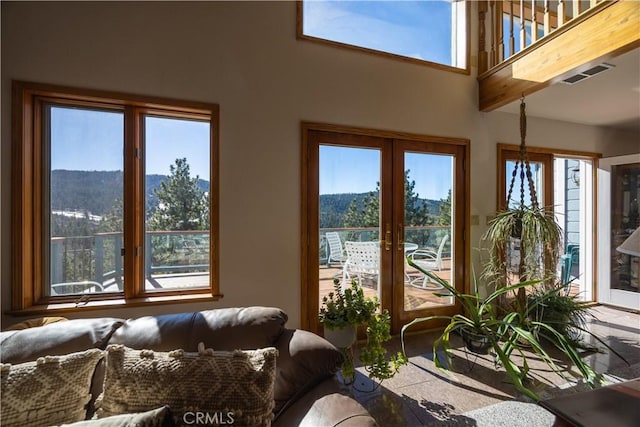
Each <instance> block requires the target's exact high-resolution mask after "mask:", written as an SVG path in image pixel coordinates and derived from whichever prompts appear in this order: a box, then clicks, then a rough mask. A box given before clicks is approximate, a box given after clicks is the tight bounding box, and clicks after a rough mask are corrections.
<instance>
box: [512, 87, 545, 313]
mask: <svg viewBox="0 0 640 427" xmlns="http://www.w3.org/2000/svg"><path fill="white" fill-rule="evenodd" d="M526 139H527V116H526V112H525V103H524V95H522V98H521V99H520V150H519V153H518V160H517V161H516V165H515V167H514V169H513V173H512V175H511V183H510V184H509V192H508V193H507V200H506V205H505V209H507V210H510V209H511V208H510V207H509V201H510V200H511V194H512V193H513V187H514V185H515V182H516V178H517V176H518V170H519V171H520V204H519V205H518V206H517V207H515V210H522V209H524V208H525V207H526V206H527V205H526V203H525V194H524V188H525V187H524V186H525V181H526V182H527V184H528V185H529V196H530V202H531V208H532V209H533V210H537V209H538V197H537V193H536V186H535V183H534V181H533V177H532V174H531V166H530V165H529V155H528V154H527V147H526ZM522 231H523V230H522V220H521V219H519V220H518V221H516V224H515V227H514V229H513V230H512V236H513V237H515V238H516V239H518V240H519V244H518V246H519V252H520V263H519V265H518V276H519V280H523V279H525V277H523V276H524V275H525V271H526V261H525V252H526V250H525V245H524V243H525V242H523V240H522ZM508 253H509V251H507V254H508ZM507 256H510V255H507ZM526 298H527V297H526V291H525V289H524V288H520V289H518V292H517V296H516V300H517V301H518V305H519V306H520V307H525V305H526Z"/></svg>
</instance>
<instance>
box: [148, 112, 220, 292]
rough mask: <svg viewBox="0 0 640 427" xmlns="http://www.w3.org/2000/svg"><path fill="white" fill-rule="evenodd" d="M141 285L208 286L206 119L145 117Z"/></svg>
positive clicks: (152, 287) (158, 287) (153, 288)
mask: <svg viewBox="0 0 640 427" xmlns="http://www.w3.org/2000/svg"><path fill="white" fill-rule="evenodd" d="M144 129H145V136H144V143H145V176H146V183H145V188H146V191H145V200H146V201H145V206H146V211H147V214H146V233H145V278H146V280H145V282H146V283H145V288H146V290H147V291H157V290H163V289H173V290H175V289H179V288H208V287H209V286H210V285H209V283H210V282H209V272H210V270H209V266H210V262H209V257H210V230H209V221H210V217H209V207H210V206H209V200H210V198H209V177H210V158H211V157H210V140H211V138H210V125H209V123H208V122H204V121H196V120H186V119H176V118H166V117H155V116H147V117H145V122H144Z"/></svg>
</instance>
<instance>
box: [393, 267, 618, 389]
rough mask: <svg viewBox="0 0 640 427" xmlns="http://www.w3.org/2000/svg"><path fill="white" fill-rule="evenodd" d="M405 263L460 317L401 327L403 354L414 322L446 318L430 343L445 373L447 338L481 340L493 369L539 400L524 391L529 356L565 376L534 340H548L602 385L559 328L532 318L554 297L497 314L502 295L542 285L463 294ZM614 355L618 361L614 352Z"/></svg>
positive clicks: (448, 354) (542, 296) (525, 284)
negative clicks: (457, 308)
mask: <svg viewBox="0 0 640 427" xmlns="http://www.w3.org/2000/svg"><path fill="white" fill-rule="evenodd" d="M407 262H409V265H411V266H412V267H414V268H416V269H417V270H419V271H421V272H422V273H423V274H426V275H427V276H428V277H429V278H430V279H431V280H433V281H434V282H436V283H437V284H439V285H441V286H442V287H443V288H444V289H445V290H446V291H447V292H446V293H442V294H436V295H438V296H442V297H450V296H453V297H454V298H455V299H456V300H457V301H458V302H459V303H460V304H461V305H462V310H463V312H462V313H460V314H454V315H453V316H428V317H421V318H417V319H414V320H413V321H412V322H410V323H408V324H406V325H404V326H403V327H402V330H401V341H402V350H403V352H404V351H405V346H404V335H405V333H406V331H407V329H409V328H410V327H411V326H413V325H415V324H417V323H421V322H428V321H430V320H433V319H447V320H448V321H449V323H448V324H447V326H446V327H445V329H444V330H443V332H442V333H441V335H440V336H439V337H438V338H437V339H436V340H435V341H434V343H433V353H434V364H435V366H436V367H437V368H439V369H447V368H445V366H447V367H450V366H452V365H451V346H450V335H451V333H452V332H459V333H460V334H461V335H462V336H463V338H464V335H465V334H467V335H469V334H473V335H474V336H475V337H476V338H478V337H479V339H480V340H481V341H484V343H486V345H487V346H488V349H489V350H491V352H492V353H493V354H495V365H496V368H497V367H499V366H502V367H503V368H504V370H505V371H506V373H507V375H508V376H509V378H510V379H511V381H512V383H513V385H514V386H515V387H516V389H517V390H518V391H520V392H521V393H523V394H524V395H526V396H528V397H530V398H532V399H534V400H540V398H539V396H538V395H537V394H536V393H535V392H534V391H532V390H531V389H530V388H528V387H527V380H528V371H529V363H528V362H527V360H528V358H531V357H532V356H533V357H535V358H536V359H539V360H541V361H543V362H544V363H545V364H546V365H547V366H549V368H551V370H552V371H554V372H555V373H557V374H558V375H560V376H562V377H566V375H565V371H564V370H563V369H561V368H559V367H558V366H557V364H556V362H555V361H554V359H553V358H552V357H551V356H550V355H549V354H548V352H547V350H546V349H545V346H544V345H543V342H541V341H540V339H539V338H538V337H539V336H548V337H552V339H551V340H549V341H548V343H549V344H550V345H553V346H554V347H555V348H556V349H558V350H559V351H560V352H561V353H562V354H563V355H564V356H565V357H566V358H567V359H568V360H569V361H570V363H571V364H573V365H574V366H575V367H576V368H577V370H578V371H579V373H580V374H581V375H582V376H583V378H584V379H585V380H586V382H587V383H588V384H590V385H592V386H595V385H597V384H599V383H600V381H601V375H599V374H596V372H595V371H593V369H591V367H590V366H589V365H588V364H586V363H585V362H584V361H583V360H582V359H581V357H580V354H579V352H578V347H577V346H576V344H575V343H573V342H572V341H571V340H570V339H568V338H567V337H566V336H565V335H564V334H563V333H561V332H559V328H558V325H557V324H556V325H553V324H546V323H545V322H544V321H541V320H540V319H539V318H537V317H536V316H535V314H534V313H535V312H536V311H539V310H541V308H542V305H543V304H545V302H546V301H547V300H548V299H551V298H553V296H554V294H553V293H551V292H546V293H541V294H540V296H539V297H538V298H537V299H534V300H531V301H529V303H528V304H527V305H526V308H525V309H524V310H516V309H514V310H512V311H508V312H504V311H502V310H498V309H497V302H498V300H499V298H500V297H501V296H503V295H505V294H507V293H510V292H514V291H515V292H517V291H518V289H524V288H526V287H533V286H536V285H538V284H540V281H528V282H522V283H516V284H514V285H509V286H502V287H498V288H497V289H496V290H495V291H493V292H492V293H491V294H489V295H488V296H486V297H481V296H480V295H479V294H478V292H475V293H474V294H465V293H462V292H460V291H458V290H457V289H456V288H455V287H453V286H452V285H451V284H450V283H449V282H448V281H446V280H444V279H442V278H441V277H439V276H438V275H436V274H434V273H432V272H430V271H427V270H424V269H422V268H421V267H420V266H418V265H415V264H414V263H413V261H411V259H408V260H407ZM573 326H574V327H575V328H578V329H579V330H580V331H582V332H584V333H587V334H590V335H591V336H593V337H594V338H595V339H596V340H598V341H599V342H600V343H602V344H603V345H605V346H606V347H607V348H608V349H609V350H611V351H613V349H611V348H610V347H609V346H607V345H606V344H605V343H604V342H603V341H602V340H600V339H599V338H598V337H597V336H595V335H593V334H592V333H591V332H589V331H588V330H587V329H585V328H582V327H580V326H579V325H577V324H573ZM532 331H534V332H535V333H534V332H532ZM545 343H546V342H545ZM467 346H468V348H469V349H470V351H479V350H484V351H486V349H478V348H475V347H474V346H473V345H471V346H469V345H468V344H467ZM440 348H442V349H443V350H444V358H445V360H444V362H446V364H445V363H443V360H441V359H440V357H441V356H440V353H439V352H438V349H440ZM613 352H614V353H615V354H616V355H618V356H620V355H619V354H618V353H616V352H615V351H613ZM514 356H517V357H514ZM623 360H624V359H623Z"/></svg>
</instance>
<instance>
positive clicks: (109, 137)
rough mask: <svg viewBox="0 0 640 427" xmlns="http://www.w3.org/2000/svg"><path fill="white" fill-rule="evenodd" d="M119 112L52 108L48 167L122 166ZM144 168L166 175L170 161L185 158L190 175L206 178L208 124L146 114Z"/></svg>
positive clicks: (122, 138) (122, 134) (121, 130)
mask: <svg viewBox="0 0 640 427" xmlns="http://www.w3.org/2000/svg"><path fill="white" fill-rule="evenodd" d="M123 140H124V127H123V114H122V113H120V112H106V111H93V110H82V109H73V108H59V107H53V108H52V109H51V147H52V149H51V169H53V170H55V169H67V170H88V171H93V170H97V171H114V170H123V153H122V147H123ZM145 142H146V149H145V156H146V166H145V167H146V173H147V174H148V175H151V174H160V175H169V166H170V165H171V164H173V163H174V162H175V159H177V158H179V157H186V158H187V161H188V163H189V166H190V169H191V176H192V177H195V176H196V175H199V176H200V178H203V179H206V180H208V179H209V178H208V177H209V124H208V123H205V122H197V121H192V120H177V119H167V118H159V117H151V116H149V117H147V118H146V120H145Z"/></svg>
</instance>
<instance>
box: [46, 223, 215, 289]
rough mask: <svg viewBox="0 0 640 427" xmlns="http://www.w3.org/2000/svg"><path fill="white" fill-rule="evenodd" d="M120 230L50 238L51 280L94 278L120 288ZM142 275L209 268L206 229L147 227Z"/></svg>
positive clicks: (63, 281)
mask: <svg viewBox="0 0 640 427" xmlns="http://www.w3.org/2000/svg"><path fill="white" fill-rule="evenodd" d="M122 243H123V242H122V233H117V232H116V233H97V234H95V235H93V236H77V237H53V238H52V239H51V257H50V274H51V277H50V279H51V283H52V284H57V283H68V282H78V281H86V280H90V281H95V282H97V283H99V284H107V285H113V284H115V285H117V287H118V289H120V290H122V277H123V264H122V248H123V244H122ZM145 248H146V250H145V275H146V277H150V276H151V275H152V274H157V273H192V272H202V271H208V269H209V231H208V230H188V231H147V232H146V233H145Z"/></svg>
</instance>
